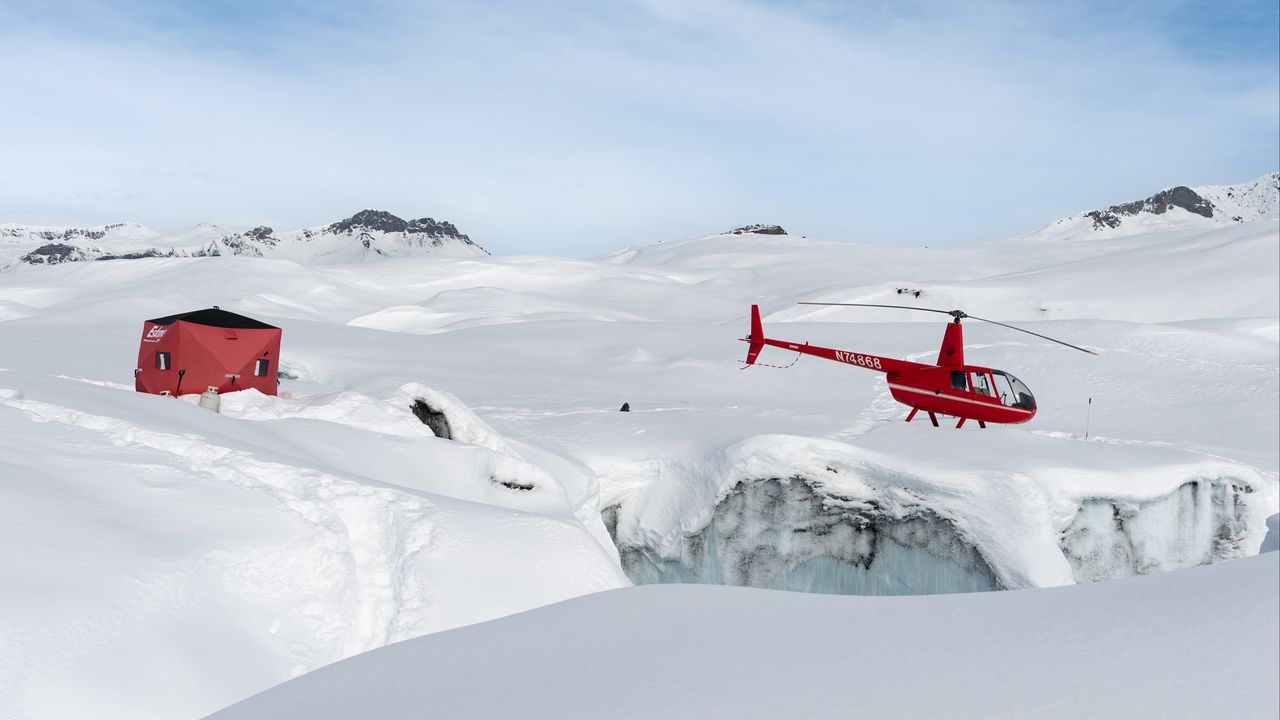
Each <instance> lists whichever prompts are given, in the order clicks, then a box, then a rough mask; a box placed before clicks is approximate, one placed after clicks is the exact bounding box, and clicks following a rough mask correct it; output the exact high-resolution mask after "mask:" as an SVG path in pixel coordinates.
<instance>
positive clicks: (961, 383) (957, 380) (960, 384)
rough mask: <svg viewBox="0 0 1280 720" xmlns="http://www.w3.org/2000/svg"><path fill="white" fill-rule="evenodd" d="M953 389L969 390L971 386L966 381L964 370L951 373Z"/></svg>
mask: <svg viewBox="0 0 1280 720" xmlns="http://www.w3.org/2000/svg"><path fill="white" fill-rule="evenodd" d="M951 387H952V389H954V390H968V389H969V385H968V384H967V383H966V382H965V380H964V371H963V370H952V371H951Z"/></svg>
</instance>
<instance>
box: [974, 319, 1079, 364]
mask: <svg viewBox="0 0 1280 720" xmlns="http://www.w3.org/2000/svg"><path fill="white" fill-rule="evenodd" d="M969 319H970V320H981V321H982V322H988V323H991V324H992V325H999V326H1000V327H1007V328H1009V329H1010V330H1017V331H1018V332H1024V333H1026V334H1028V335H1035V336H1036V337H1038V338H1044V339H1045V340H1048V341H1049V342H1056V343H1058V344H1059V345H1066V346H1067V347H1069V348H1072V349H1074V350H1079V351H1080V352H1087V353H1089V354H1090V355H1097V354H1098V353H1096V352H1094V351H1092V350H1085V349H1084V348H1082V347H1079V346H1076V345H1072V344H1071V343H1069V342H1062V341H1061V340H1056V339H1054V338H1051V337H1049V336H1048V335H1041V334H1040V333H1038V332H1031V331H1030V330H1023V329H1022V328H1020V327H1014V326H1013V325H1005V324H1004V323H1002V322H996V321H995V320H988V319H986V318H980V317H978V316H977V315H970V316H969Z"/></svg>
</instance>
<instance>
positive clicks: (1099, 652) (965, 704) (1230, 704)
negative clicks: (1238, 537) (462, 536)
mask: <svg viewBox="0 0 1280 720" xmlns="http://www.w3.org/2000/svg"><path fill="white" fill-rule="evenodd" d="M1224 588H1230V592H1224V591H1223V589H1224ZM1277 588H1280V561H1278V559H1277V556H1276V555H1275V554H1269V555H1267V556H1263V557H1258V558H1250V559H1247V560H1240V561H1235V562H1231V563H1227V564H1224V565H1218V566H1213V567H1203V568H1195V569H1193V570H1185V571H1179V572H1176V573H1169V574H1166V575H1162V576H1157V577H1149V578H1141V579H1138V580H1133V581H1127V582H1106V583H1097V584H1094V585H1089V586H1081V587H1072V588H1063V589H1059V590H1048V591H1035V592H1009V593H983V594H978V595H944V596H933V597H928V598H910V599H902V598H894V599H889V598H857V597H836V596H823V595H794V594H790V593H769V592H762V591H757V590H747V589H741V588H726V587H696V586H678V585H659V586H649V587H637V588H631V589H626V590H614V591H611V592H607V593H600V594H597V595H592V596H589V597H584V598H578V599H576V600H570V601H568V602H564V603H561V604H558V605H553V606H551V607H546V608H541V609H539V610H533V611H530V612H527V613H523V614H520V615H516V616H514V617H509V618H504V619H502V620H495V621H493V622H489V623H485V624H483V625H477V626H473V627H468V628H462V629H460V630H454V631H451V632H447V633H441V634H438V635H432V636H429V637H424V638H418V639H416V640H409V641H406V642H403V643H399V644H396V645H391V646H389V647H385V648H382V649H380V650H376V651H374V652H371V653H366V654H364V655H361V656H359V657H356V658H352V659H350V660H347V661H344V662H341V663H338V664H336V665H331V666H329V667H327V668H323V669H321V670H318V671H316V672H314V673H311V674H309V675H305V676H303V677H301V678H298V679H296V680H293V681H291V682H289V683H286V684H284V685H281V686H280V687H277V688H272V689H271V690H269V691H267V692H265V693H263V694H261V695H258V696H256V697H253V698H250V699H248V700H245V701H243V702H241V703H239V704H237V705H234V706H232V707H230V708H228V709H227V710H225V711H223V712H220V713H217V714H215V715H214V716H213V717H214V718H215V719H217V720H239V719H241V718H268V717H269V718H281V719H284V718H298V719H302V718H307V719H318V718H348V717H384V718H408V717H420V716H422V714H423V713H424V712H427V713H429V714H430V715H432V716H435V717H449V718H497V717H524V718H560V719H562V720H569V719H570V718H600V717H612V718H655V717H663V718H708V717H724V718H730V717H732V718H780V717H802V718H817V717H848V716H857V717H877V718H921V717H947V718H1026V717H1036V718H1082V717H1107V718H1150V717H1173V718H1192V717H1241V718H1244V717H1251V718H1263V717H1275V716H1276V714H1277V713H1278V712H1280V700H1278V699H1277V693H1276V684H1275V683H1276V676H1277V674H1278V673H1280V620H1277V618H1278V617H1280V616H1278V615H1277V613H1276V608H1277V605H1278V604H1280V590H1277ZM495 683H496V684H498V685H500V686H501V690H500V691H496V692H495V691H494V685H495Z"/></svg>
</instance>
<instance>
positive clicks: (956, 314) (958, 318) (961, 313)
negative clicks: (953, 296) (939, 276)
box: [796, 300, 1098, 355]
mask: <svg viewBox="0 0 1280 720" xmlns="http://www.w3.org/2000/svg"><path fill="white" fill-rule="evenodd" d="M796 304H797V305H839V306H842V307H878V308H897V309H899V310H920V311H922V312H932V313H942V314H943V315H950V316H951V317H953V318H955V319H956V320H955V321H956V322H960V321H961V320H962V319H964V318H970V319H973V320H981V321H982V322H986V323H991V324H992V325H999V326H1000V327H1007V328H1009V329H1010V330H1017V331H1018V332H1024V333H1026V334H1028V335H1035V336H1036V337H1038V338H1042V339H1044V340H1048V341H1050V342H1056V343H1058V344H1059V345H1066V346H1067V347H1069V348H1072V349H1074V350H1079V351H1080V352H1086V353H1089V354H1090V355H1097V354H1098V353H1096V352H1094V351H1092V350H1085V349H1084V348H1082V347H1079V346H1077V345H1072V344H1071V343H1068V342H1063V341H1061V340H1056V339H1054V338H1051V337H1049V336H1048V335H1041V334H1040V333H1037V332H1031V331H1030V330H1023V329H1022V328H1020V327H1015V326H1013V325H1006V324H1004V323H1002V322H996V321H995V320H988V319H986V318H980V317H978V316H977V315H970V314H968V313H966V312H965V311H963V310H938V309H936V308H922V307H911V306H910V305H875V304H872V303H837V302H808V301H804V300H802V301H800V302H798V303H796Z"/></svg>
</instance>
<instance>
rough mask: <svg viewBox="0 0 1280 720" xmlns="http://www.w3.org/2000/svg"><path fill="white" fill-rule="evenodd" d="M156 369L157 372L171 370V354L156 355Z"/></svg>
mask: <svg viewBox="0 0 1280 720" xmlns="http://www.w3.org/2000/svg"><path fill="white" fill-rule="evenodd" d="M156 369H157V370H168V369H169V353H167V352H158V353H156Z"/></svg>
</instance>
